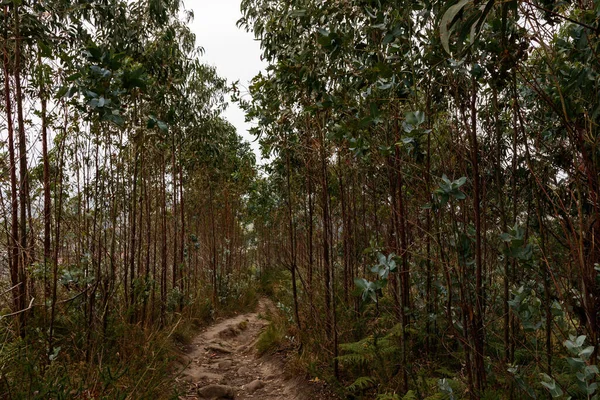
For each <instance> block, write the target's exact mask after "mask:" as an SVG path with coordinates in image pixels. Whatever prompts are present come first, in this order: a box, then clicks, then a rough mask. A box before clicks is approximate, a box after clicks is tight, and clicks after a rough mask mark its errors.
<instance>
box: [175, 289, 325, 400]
mask: <svg viewBox="0 0 600 400" xmlns="http://www.w3.org/2000/svg"><path fill="white" fill-rule="evenodd" d="M273 309H274V305H273V303H272V302H271V301H270V300H268V299H261V300H260V301H259V305H258V307H257V310H256V311H255V312H253V313H247V314H241V315H237V316H235V317H232V318H228V319H223V320H221V321H217V322H216V323H215V324H213V325H211V326H210V327H208V328H207V329H205V330H204V331H203V332H201V333H200V334H198V335H197V336H196V337H195V338H194V339H193V341H192V343H191V344H190V345H188V346H186V348H185V354H184V355H183V356H182V365H181V368H180V369H179V374H178V377H177V378H176V379H177V381H178V383H179V384H180V387H182V388H183V390H184V391H185V393H186V394H185V395H182V396H180V399H181V400H191V399H203V398H208V399H221V398H223V399H228V398H229V399H232V398H235V399H236V400H243V399H269V400H284V399H285V400H304V399H310V400H321V399H332V398H335V397H333V396H332V395H331V393H328V391H327V390H326V388H325V387H324V386H323V384H322V382H314V381H308V380H307V379H305V377H304V376H294V374H293V373H291V372H289V371H288V369H287V368H286V362H285V358H286V357H285V354H275V355H265V356H262V357H258V355H257V352H256V343H257V341H258V337H259V336H260V334H261V332H262V331H263V330H264V329H265V328H266V326H267V325H268V321H267V320H265V319H264V316H265V315H266V314H267V312H268V311H269V310H273Z"/></svg>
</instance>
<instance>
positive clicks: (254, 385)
mask: <svg viewBox="0 0 600 400" xmlns="http://www.w3.org/2000/svg"><path fill="white" fill-rule="evenodd" d="M263 387H265V384H264V383H263V382H262V381H261V380H260V379H255V380H253V381H252V382H250V383H249V384H247V385H246V386H244V388H245V389H246V390H247V391H248V392H249V393H254V392H256V391H257V390H258V389H261V388H263Z"/></svg>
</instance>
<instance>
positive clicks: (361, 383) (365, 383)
mask: <svg viewBox="0 0 600 400" xmlns="http://www.w3.org/2000/svg"><path fill="white" fill-rule="evenodd" d="M373 386H375V379H373V378H371V377H370V376H361V377H360V378H358V379H357V380H355V381H354V383H352V384H351V385H350V386H348V387H346V389H348V390H349V391H351V392H356V391H359V390H365V389H369V388H371V387H373Z"/></svg>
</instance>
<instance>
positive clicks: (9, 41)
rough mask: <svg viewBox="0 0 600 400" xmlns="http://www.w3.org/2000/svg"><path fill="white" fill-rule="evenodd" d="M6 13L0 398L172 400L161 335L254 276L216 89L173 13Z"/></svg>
mask: <svg viewBox="0 0 600 400" xmlns="http://www.w3.org/2000/svg"><path fill="white" fill-rule="evenodd" d="M1 8H2V15H1V17H0V34H1V36H2V39H1V40H0V48H1V50H2V55H3V67H2V75H3V76H2V81H3V87H2V94H1V95H0V98H1V100H2V105H1V106H0V111H1V113H0V114H1V117H0V132H1V134H2V142H1V143H0V162H1V170H2V175H1V181H0V195H1V196H2V197H1V198H0V203H2V205H1V210H2V214H1V215H0V220H1V233H0V236H1V239H0V249H1V260H0V263H1V264H0V268H1V271H2V275H3V276H2V278H3V281H2V293H3V295H2V296H3V298H2V299H1V301H2V307H3V311H2V316H1V317H0V318H2V320H1V321H0V324H1V327H0V330H1V331H2V337H3V339H2V341H3V343H4V344H3V345H2V350H1V351H0V352H1V354H2V355H1V357H2V360H3V361H2V365H1V366H0V376H1V380H0V397H3V398H8V397H15V398H20V397H19V396H21V395H20V393H23V395H24V396H26V397H27V398H29V397H28V396H32V395H37V396H38V397H39V398H65V396H66V397H68V398H74V397H77V396H83V398H96V396H108V398H120V396H121V395H123V393H125V394H127V393H129V394H135V395H136V396H137V397H140V398H142V397H145V398H156V396H157V395H158V394H162V395H166V393H170V392H167V391H166V389H164V388H162V389H161V388H160V387H159V386H160V385H161V384H162V382H163V381H164V380H165V378H168V376H166V375H165V374H164V369H161V368H162V367H164V366H166V363H163V364H161V363H162V362H163V360H164V357H163V358H161V357H162V353H164V351H163V349H161V348H158V346H156V342H154V341H153V338H155V337H156V335H154V333H152V332H157V331H156V329H155V327H161V326H162V327H169V329H168V330H171V328H170V327H171V326H173V325H175V326H176V324H177V323H178V319H179V318H180V312H181V311H182V310H185V309H189V308H193V310H195V311H196V313H195V314H198V312H199V311H198V310H203V309H205V310H210V309H214V307H217V306H219V304H222V303H223V302H224V301H226V300H227V299H230V298H232V291H234V290H237V293H235V296H237V297H238V298H239V296H240V295H241V294H242V293H240V291H241V290H242V289H243V286H240V285H241V284H238V285H237V286H236V287H237V289H236V287H234V285H233V280H232V278H231V277H232V276H237V275H239V273H240V271H241V270H242V269H246V268H247V266H248V265H247V260H248V257H247V253H246V247H245V239H244V237H245V236H244V235H245V230H246V221H245V220H242V211H243V210H244V208H245V198H244V193H245V192H246V191H247V188H248V186H249V185H250V183H251V182H252V180H253V177H254V175H255V167H254V162H255V161H254V154H253V153H252V151H251V150H250V147H249V145H248V144H247V143H244V142H242V140H241V138H240V137H239V136H238V135H237V133H236V131H235V128H234V127H233V126H232V125H230V124H229V123H228V122H227V121H225V120H224V119H222V117H221V116H220V113H221V111H222V110H223V108H224V107H225V105H226V103H225V96H226V93H227V90H228V89H227V84H226V82H225V81H224V79H222V78H220V77H219V76H218V75H217V73H216V71H215V70H214V68H212V67H208V66H206V65H203V64H202V63H201V62H200V61H199V56H200V55H201V53H202V49H201V48H197V47H196V44H195V37H194V35H193V34H192V32H191V31H190V29H189V27H188V23H189V21H190V19H191V18H192V17H193V15H191V13H190V12H189V11H187V10H185V9H184V8H183V5H182V4H181V2H180V1H179V0H164V1H163V0H140V1H121V0H106V1H75V2H70V1H62V2H61V1H42V2H40V1H5V2H3V3H2V5H1ZM235 296H234V298H235ZM190 313H191V312H190ZM173 329H175V328H173ZM144 332H145V333H144ZM171 333H172V332H171ZM146 339H147V340H148V341H149V342H148V343H152V344H148V345H147V346H148V347H147V348H146V347H144V348H136V347H135V346H146V344H145V343H144V340H146ZM159 355H160V357H159ZM134 357H137V361H136V359H135V358H134ZM157 360H158V361H157ZM80 363H81V364H80ZM152 371H154V372H152ZM161 371H163V372H161ZM136 374H137V375H136ZM160 374H162V375H163V376H158V375H160ZM138 378H139V380H138ZM154 378H157V379H158V380H154ZM133 379H135V380H134V381H132V380H133ZM142 379H143V380H142ZM161 379H162V381H161ZM140 384H141V385H140ZM161 392H163V393H161ZM98 398H99V397H98Z"/></svg>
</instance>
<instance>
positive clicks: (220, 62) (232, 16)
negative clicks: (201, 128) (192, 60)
mask: <svg viewBox="0 0 600 400" xmlns="http://www.w3.org/2000/svg"><path fill="white" fill-rule="evenodd" d="M184 5H185V8H186V9H188V10H190V9H191V10H193V11H194V21H193V22H192V25H191V28H192V31H193V32H194V33H195V34H196V42H197V44H198V45H199V46H202V47H204V50H205V53H204V56H203V57H202V61H204V62H205V63H206V64H209V65H214V66H216V67H217V72H218V73H219V75H220V76H222V77H225V78H227V81H228V82H229V83H231V82H234V81H237V80H239V81H240V86H241V90H242V93H243V92H244V89H245V88H247V87H248V82H249V81H250V80H251V79H252V78H253V77H254V76H255V75H256V74H258V72H259V71H261V70H263V69H264V68H265V67H266V64H265V63H263V62H262V61H261V60H260V54H261V51H260V44H259V42H258V41H256V40H254V35H253V34H252V33H248V32H246V31H245V30H243V29H238V28H237V27H236V25H235V23H236V22H237V21H238V20H239V19H240V18H241V16H242V13H241V11H240V1H239V0H187V1H185V2H184ZM225 118H226V119H227V120H228V121H229V122H231V123H232V124H233V125H234V126H235V127H236V128H237V130H238V133H239V134H240V135H242V136H243V137H244V138H245V139H246V140H248V141H249V142H251V145H252V148H253V149H254V152H255V153H256V154H257V160H258V159H259V156H258V154H260V153H259V152H258V143H257V142H253V141H254V136H252V135H250V134H248V128H249V125H248V124H246V123H245V122H244V113H243V112H242V110H240V109H239V108H238V107H237V105H235V104H232V103H230V105H229V107H228V109H227V111H226V112H225Z"/></svg>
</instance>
